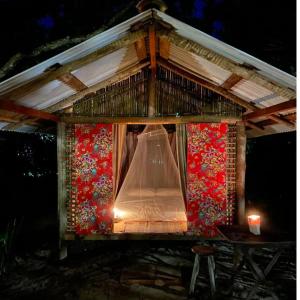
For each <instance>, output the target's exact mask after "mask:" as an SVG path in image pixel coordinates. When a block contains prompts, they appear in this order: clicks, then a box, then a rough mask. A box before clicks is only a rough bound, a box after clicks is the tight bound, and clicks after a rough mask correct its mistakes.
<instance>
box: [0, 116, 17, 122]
mask: <svg viewBox="0 0 300 300" xmlns="http://www.w3.org/2000/svg"><path fill="white" fill-rule="evenodd" d="M19 121H20V120H17V119H15V118H12V117H7V116H0V122H8V123H18V122H19Z"/></svg>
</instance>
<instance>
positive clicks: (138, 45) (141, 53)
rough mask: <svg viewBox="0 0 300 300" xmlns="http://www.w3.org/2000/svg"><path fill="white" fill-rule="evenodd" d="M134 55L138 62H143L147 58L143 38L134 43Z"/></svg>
mask: <svg viewBox="0 0 300 300" xmlns="http://www.w3.org/2000/svg"><path fill="white" fill-rule="evenodd" d="M134 46H135V51H136V55H137V57H138V59H139V61H143V60H144V59H146V58H147V49H146V43H145V38H142V39H140V40H137V41H136V42H135V43H134Z"/></svg>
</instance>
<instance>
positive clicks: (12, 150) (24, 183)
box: [0, 131, 57, 225]
mask: <svg viewBox="0 0 300 300" xmlns="http://www.w3.org/2000/svg"><path fill="white" fill-rule="evenodd" d="M56 173H57V161H56V136H54V135H48V134H41V133H36V134H25V133H18V132H5V131H0V190H1V206H2V209H0V212H1V216H0V217H1V224H2V225H4V224H6V222H7V220H9V219H11V218H13V217H22V216H24V217H25V221H26V222H29V223H30V222H34V219H36V218H40V216H47V215H49V214H53V215H55V214H56V208H57V204H56V203H57V201H56V198H57V175H56ZM4 208H5V209H4Z"/></svg>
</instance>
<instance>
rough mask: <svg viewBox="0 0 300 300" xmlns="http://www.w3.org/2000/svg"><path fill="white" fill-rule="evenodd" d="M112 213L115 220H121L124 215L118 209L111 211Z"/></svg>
mask: <svg viewBox="0 0 300 300" xmlns="http://www.w3.org/2000/svg"><path fill="white" fill-rule="evenodd" d="M113 211H114V217H115V219H122V218H123V217H124V215H125V213H124V211H122V210H120V209H118V208H114V209H113Z"/></svg>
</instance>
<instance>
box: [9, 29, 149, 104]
mask: <svg viewBox="0 0 300 300" xmlns="http://www.w3.org/2000/svg"><path fill="white" fill-rule="evenodd" d="M145 36H146V32H145V31H144V30H138V31H135V32H130V33H128V34H127V35H126V36H125V37H123V38H121V39H119V40H117V41H114V42H112V43H110V44H108V45H106V46H104V47H102V48H100V49H98V50H96V51H95V52H93V53H90V54H88V55H86V56H84V57H82V58H79V59H77V60H74V61H71V62H69V63H67V64H65V65H63V66H60V67H59V68H57V69H53V68H49V70H45V72H44V73H43V74H42V75H40V76H39V77H37V78H36V79H34V80H32V81H30V82H27V83H25V84H23V85H21V86H19V87H17V88H15V89H13V90H12V91H9V92H7V93H6V94H4V96H6V97H9V98H12V99H14V98H20V97H21V96H24V95H27V94H29V93H31V92H32V91H34V90H37V89H39V88H41V87H42V86H44V85H45V84H47V83H49V82H50V81H53V80H55V79H57V78H58V77H59V76H61V75H63V74H66V73H68V72H71V71H74V70H76V69H78V68H81V67H83V66H84V65H86V64H88V63H91V62H93V61H95V60H97V59H100V58H102V57H104V56H106V55H108V54H110V53H112V52H115V51H117V50H119V49H121V48H123V47H127V46H128V45H131V44H133V43H134V42H136V41H137V40H140V39H141V38H144V37H145Z"/></svg>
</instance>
